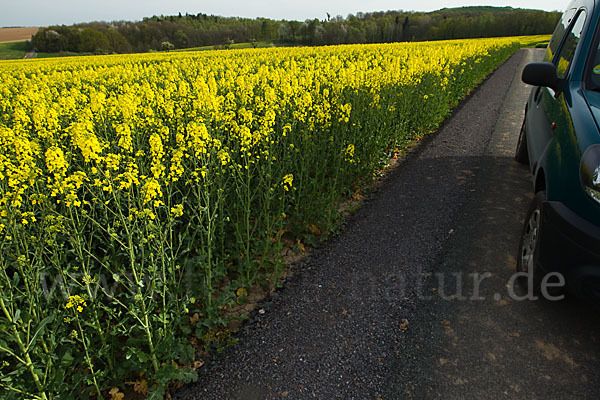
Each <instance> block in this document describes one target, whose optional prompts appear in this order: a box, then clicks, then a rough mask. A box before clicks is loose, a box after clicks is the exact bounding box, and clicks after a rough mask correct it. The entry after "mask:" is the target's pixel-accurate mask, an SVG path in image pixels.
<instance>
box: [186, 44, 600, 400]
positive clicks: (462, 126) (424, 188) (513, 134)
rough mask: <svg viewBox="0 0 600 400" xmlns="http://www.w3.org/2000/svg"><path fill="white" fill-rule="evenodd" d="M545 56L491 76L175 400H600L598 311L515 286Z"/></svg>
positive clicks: (514, 61) (516, 60) (520, 57)
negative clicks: (527, 108)
mask: <svg viewBox="0 0 600 400" xmlns="http://www.w3.org/2000/svg"><path fill="white" fill-rule="evenodd" d="M539 56H540V53H539V51H536V50H521V51H520V52H518V53H517V54H515V55H514V56H513V57H512V58H511V59H509V60H508V61H507V62H506V63H505V64H504V65H503V66H501V67H500V68H499V69H498V70H497V71H496V72H495V73H494V74H493V75H492V76H491V77H490V78H489V79H488V80H486V81H485V82H484V83H483V84H482V85H481V86H480V87H479V88H478V89H477V90H476V91H475V92H474V93H473V94H472V95H471V96H470V97H469V98H468V100H466V101H465V102H463V103H462V104H461V105H460V106H459V108H458V109H457V110H455V112H454V114H453V116H452V117H451V118H450V119H449V120H448V121H447V122H446V123H445V124H444V126H443V127H442V129H440V131H439V132H438V133H436V134H435V135H432V136H431V138H430V139H428V140H426V142H425V143H423V144H422V145H421V146H420V148H419V149H418V151H416V152H415V153H414V154H413V155H411V156H410V157H409V158H408V160H406V161H405V162H403V163H402V164H401V165H400V166H399V168H397V169H396V170H395V171H393V172H392V173H390V174H389V175H388V177H387V178H386V182H385V184H384V185H382V187H381V189H379V190H378V191H377V192H376V193H375V194H373V196H372V197H371V198H370V199H369V201H368V202H367V203H366V204H365V206H364V207H362V208H361V209H360V210H359V211H358V212H356V213H355V214H354V215H353V216H352V217H350V218H349V220H348V222H347V225H346V227H345V229H344V232H343V234H342V235H340V236H339V237H337V238H335V239H333V240H330V241H329V242H328V243H327V244H326V245H325V246H323V247H322V248H320V249H318V250H317V251H315V252H314V253H313V254H312V255H311V256H310V257H309V259H308V260H307V261H305V262H304V263H302V264H300V265H298V266H297V271H296V274H295V275H294V277H293V278H292V279H291V280H290V281H289V282H288V283H287V284H286V286H285V288H284V289H282V290H279V291H277V292H276V293H274V294H273V295H272V297H271V298H269V299H266V300H265V302H264V303H263V304H262V305H261V309H262V310H264V311H265V312H264V313H263V314H258V313H257V314H255V315H253V317H252V318H251V320H250V321H249V322H248V323H247V324H246V325H245V327H244V328H243V330H242V331H241V333H240V335H239V339H240V343H239V345H237V346H235V347H232V348H230V349H228V350H226V351H224V352H223V353H222V354H220V355H218V356H217V357H215V358H214V359H213V361H212V362H211V363H209V364H208V365H206V366H205V367H203V368H202V369H201V370H200V379H199V381H198V382H197V383H196V384H194V385H190V386H187V387H184V388H183V389H181V390H180V391H179V392H178V393H176V395H175V398H177V399H280V398H285V399H308V398H316V399H333V398H341V399H378V398H383V399H400V398H423V399H430V398H444V399H455V398H489V399H498V398H527V399H534V398H541V399H571V398H573V399H586V398H589V399H597V398H599V397H600V385H599V383H600V362H599V360H598V355H599V354H600V353H599V350H600V342H599V340H598V339H599V337H598V332H600V329H598V328H600V313H598V312H597V311H596V310H594V309H592V308H591V307H589V306H587V305H586V304H582V303H581V302H579V301H577V300H576V299H573V298H566V299H564V300H561V301H548V300H544V299H538V300H536V301H532V300H519V299H517V297H518V296H524V293H522V291H520V290H518V289H514V288H512V287H511V286H510V284H509V283H510V279H511V276H512V274H513V273H514V265H515V263H516V260H515V257H516V253H517V247H518V238H519V234H520V230H521V225H522V221H523V219H524V216H525V213H526V211H527V208H528V204H529V201H530V199H531V197H532V194H531V190H532V189H531V183H530V177H529V173H528V171H527V168H526V167H523V166H521V165H519V164H517V163H516V162H514V161H513V160H512V153H513V149H514V145H515V143H516V139H517V136H518V132H519V128H520V123H521V121H522V116H523V108H524V104H525V101H526V98H527V94H528V89H527V88H526V87H525V85H523V84H522V83H520V80H519V76H520V69H521V68H522V67H523V65H524V64H525V63H526V62H527V61H532V60H533V59H534V58H536V57H539ZM477 282H479V283H477ZM513 289H514V292H513Z"/></svg>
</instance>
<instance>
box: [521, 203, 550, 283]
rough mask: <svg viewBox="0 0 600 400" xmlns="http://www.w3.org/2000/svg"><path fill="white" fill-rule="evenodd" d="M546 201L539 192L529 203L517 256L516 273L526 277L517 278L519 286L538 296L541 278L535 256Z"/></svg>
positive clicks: (538, 245) (538, 244) (537, 249)
mask: <svg viewBox="0 0 600 400" xmlns="http://www.w3.org/2000/svg"><path fill="white" fill-rule="evenodd" d="M545 199H546V192H545V191H539V192H537V193H536V194H535V197H534V198H533V200H532V201H531V205H530V206H529V211H528V212H527V217H525V223H524V224H523V229H522V231H521V239H520V240H519V254H518V256H517V272H525V273H527V276H522V277H520V278H519V283H520V284H521V286H523V287H524V288H527V289H531V290H533V294H539V293H540V290H541V283H542V277H541V276H540V275H541V273H540V271H539V268H538V267H537V266H536V265H535V262H534V260H535V255H536V253H537V252H538V251H539V247H540V240H539V239H540V236H539V232H540V228H541V227H542V223H543V221H542V203H543V202H544V200H545Z"/></svg>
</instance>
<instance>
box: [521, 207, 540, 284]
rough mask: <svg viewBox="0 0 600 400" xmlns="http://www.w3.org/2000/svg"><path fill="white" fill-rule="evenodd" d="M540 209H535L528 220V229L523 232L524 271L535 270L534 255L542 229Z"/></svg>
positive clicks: (522, 259) (522, 253) (522, 262)
mask: <svg viewBox="0 0 600 400" xmlns="http://www.w3.org/2000/svg"><path fill="white" fill-rule="evenodd" d="M540 215H541V214H540V210H534V211H533V213H531V217H529V221H527V229H526V230H525V232H524V234H523V247H522V249H523V250H522V251H521V266H522V268H523V270H524V272H530V271H532V270H533V256H534V253H535V247H536V245H537V239H538V232H539V229H540Z"/></svg>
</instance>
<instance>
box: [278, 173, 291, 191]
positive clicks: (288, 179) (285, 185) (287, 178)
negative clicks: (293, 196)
mask: <svg viewBox="0 0 600 400" xmlns="http://www.w3.org/2000/svg"><path fill="white" fill-rule="evenodd" d="M293 182H294V175H292V174H287V175H286V176H284V177H283V180H282V181H281V185H282V186H283V188H284V189H285V191H286V192H287V191H289V190H290V189H291V188H292V185H293Z"/></svg>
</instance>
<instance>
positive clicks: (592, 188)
mask: <svg viewBox="0 0 600 400" xmlns="http://www.w3.org/2000/svg"><path fill="white" fill-rule="evenodd" d="M579 176H580V177H581V184H582V185H583V190H585V192H586V193H587V195H588V196H590V197H591V198H592V199H594V200H596V202H598V203H599V204H600V144H594V145H591V146H590V147H588V149H587V150H586V151H585V153H583V157H581V164H580V165H579Z"/></svg>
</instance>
